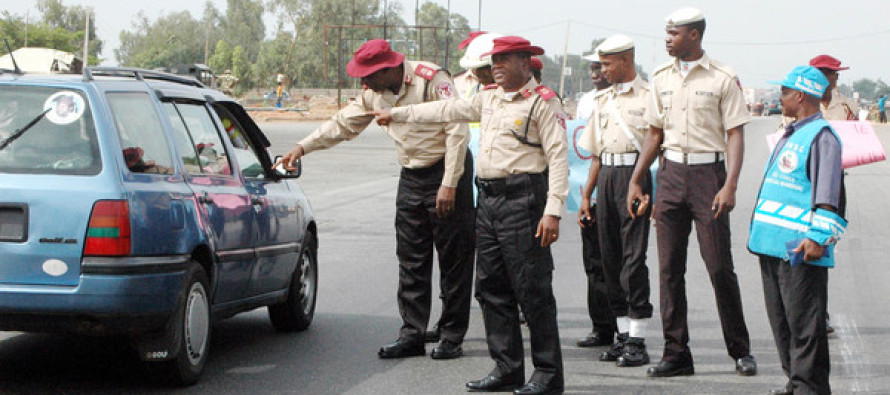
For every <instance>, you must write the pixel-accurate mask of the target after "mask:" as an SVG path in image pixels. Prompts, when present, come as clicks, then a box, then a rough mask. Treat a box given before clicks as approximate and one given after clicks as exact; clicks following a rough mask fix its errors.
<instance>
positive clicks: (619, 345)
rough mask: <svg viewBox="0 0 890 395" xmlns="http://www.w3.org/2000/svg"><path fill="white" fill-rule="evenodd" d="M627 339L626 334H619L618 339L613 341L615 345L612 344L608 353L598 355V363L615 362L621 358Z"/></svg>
mask: <svg viewBox="0 0 890 395" xmlns="http://www.w3.org/2000/svg"><path fill="white" fill-rule="evenodd" d="M627 338H628V335H627V333H626V332H625V333H619V334H618V339H617V340H616V341H615V343H613V344H612V347H611V348H609V350H608V351H603V353H602V354H600V361H604V362H615V361H617V360H618V358H619V357H621V355H622V354H624V342H626V341H627Z"/></svg>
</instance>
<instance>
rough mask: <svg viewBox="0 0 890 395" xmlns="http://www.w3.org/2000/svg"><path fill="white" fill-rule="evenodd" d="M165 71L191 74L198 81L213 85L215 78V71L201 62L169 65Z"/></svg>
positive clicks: (205, 84)
mask: <svg viewBox="0 0 890 395" xmlns="http://www.w3.org/2000/svg"><path fill="white" fill-rule="evenodd" d="M164 71H169V72H170V73H173V74H179V75H187V76H190V77H192V78H194V79H196V80H198V81H201V83H202V84H204V86H213V82H214V79H215V76H214V75H213V71H212V70H210V66H207V65H205V64H201V63H192V64H180V65H176V66H173V67H169V68H167V70H164Z"/></svg>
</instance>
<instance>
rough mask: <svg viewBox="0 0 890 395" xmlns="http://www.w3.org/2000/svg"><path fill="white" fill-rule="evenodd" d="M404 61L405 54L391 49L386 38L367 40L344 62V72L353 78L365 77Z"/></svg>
mask: <svg viewBox="0 0 890 395" xmlns="http://www.w3.org/2000/svg"><path fill="white" fill-rule="evenodd" d="M404 61H405V55H403V54H402V53H399V52H396V51H393V50H392V48H390V47H389V43H388V42H386V40H381V39H374V40H369V41H368V42H366V43H364V44H362V46H361V47H359V48H358V49H357V50H356V51H355V54H353V56H352V59H351V60H350V61H349V63H347V64H346V73H347V74H349V75H350V76H352V77H355V78H362V77H367V76H369V75H371V74H374V72H376V71H378V70H380V69H385V68H389V67H396V66H398V65H400V64H402V62H404Z"/></svg>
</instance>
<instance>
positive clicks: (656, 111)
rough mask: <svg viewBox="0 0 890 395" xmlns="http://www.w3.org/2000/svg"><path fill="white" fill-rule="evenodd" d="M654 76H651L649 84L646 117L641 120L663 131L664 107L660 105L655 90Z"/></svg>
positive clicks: (659, 99) (656, 90) (659, 97)
mask: <svg viewBox="0 0 890 395" xmlns="http://www.w3.org/2000/svg"><path fill="white" fill-rule="evenodd" d="M656 84H657V83H656V76H654V75H653V76H652V81H651V82H650V89H649V98H648V100H646V115H645V117H644V118H643V119H645V120H646V123H648V124H649V125H651V126H654V127H656V128H659V129H664V117H663V116H662V115H661V114H664V107H663V106H662V105H661V95H659V93H658V89H657V88H656Z"/></svg>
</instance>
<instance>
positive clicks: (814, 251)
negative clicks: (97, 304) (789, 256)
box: [792, 239, 825, 262]
mask: <svg viewBox="0 0 890 395" xmlns="http://www.w3.org/2000/svg"><path fill="white" fill-rule="evenodd" d="M792 251H794V252H795V253H798V252H801V251H803V260H804V261H806V262H811V261H815V260H817V259H819V258H822V255H825V247H824V246H822V245H820V244H819V243H817V242H815V241H813V240H810V239H803V241H802V242H800V245H798V246H797V248H795V249H794V250H792Z"/></svg>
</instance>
